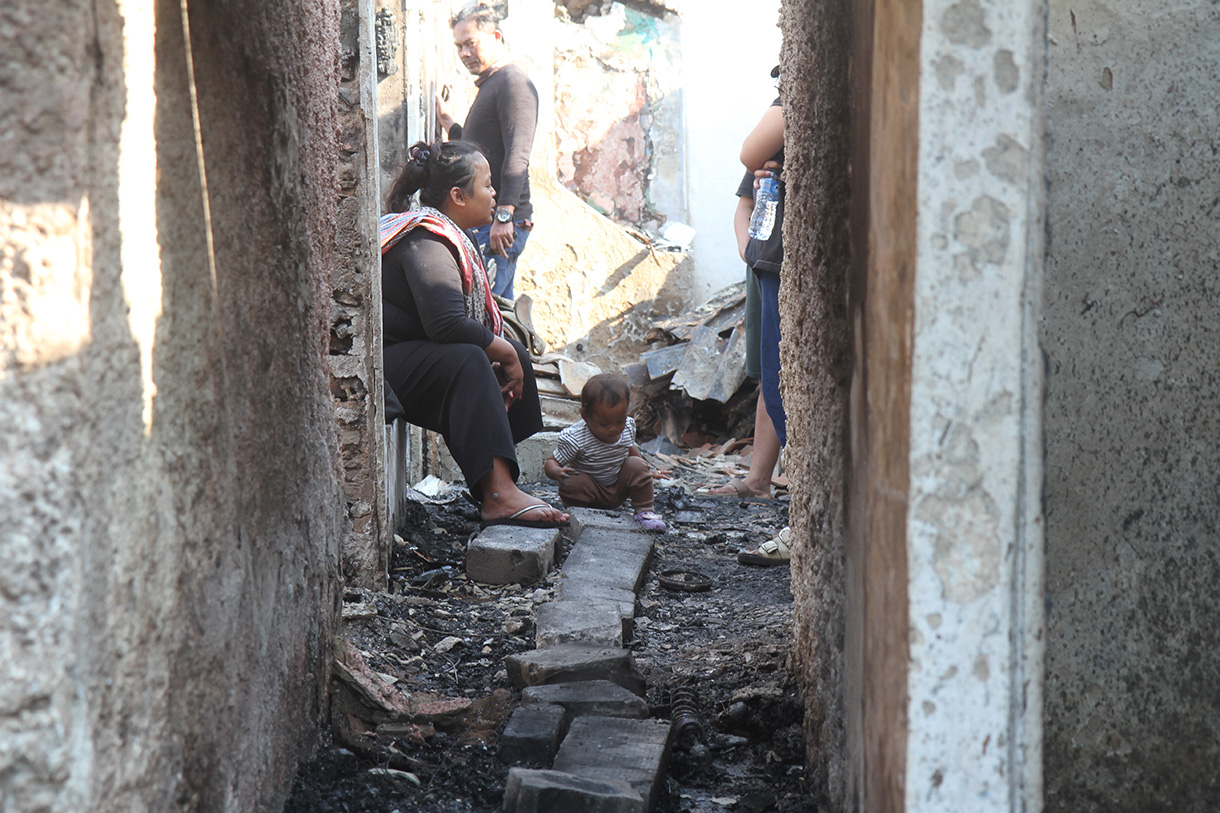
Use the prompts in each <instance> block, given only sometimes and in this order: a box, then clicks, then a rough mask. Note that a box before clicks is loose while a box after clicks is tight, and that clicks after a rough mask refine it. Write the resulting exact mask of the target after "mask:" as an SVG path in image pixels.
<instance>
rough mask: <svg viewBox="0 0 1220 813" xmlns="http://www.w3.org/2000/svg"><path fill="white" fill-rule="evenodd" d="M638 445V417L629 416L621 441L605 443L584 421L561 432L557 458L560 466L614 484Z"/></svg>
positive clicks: (601, 483) (554, 455) (603, 483)
mask: <svg viewBox="0 0 1220 813" xmlns="http://www.w3.org/2000/svg"><path fill="white" fill-rule="evenodd" d="M634 445H635V419H634V418H631V417H628V418H627V427H626V428H625V429H624V430H623V434H622V435H620V436H619V439H618V442H617V443H602V442H601V441H600V440H598V439H597V438H595V437H594V436H593V433H592V432H590V431H589V427H588V426H586V425H585V422H584V421H583V420H582V421H577V422H576V423H574V424H572V425H571V426H569V427H568V428H567V429H565V430H563V431H562V432H560V433H559V440H557V441H556V442H555V451H554V453H553V457H554V458H555V462H556V463H558V464H559V465H561V466H567V467H568V468H573V469H576V470H577V471H580V472H584V473H585V474H587V475H589V476H590V477H592V478H593V480H594V481H595V482H597V483H598V484H599V485H603V486H612V485H614V484H615V482H617V481H618V473H619V469H621V468H622V467H623V461H625V460H626V459H627V455H628V454H630V453H631V447H632V446H634Z"/></svg>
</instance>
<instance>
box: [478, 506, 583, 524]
mask: <svg viewBox="0 0 1220 813" xmlns="http://www.w3.org/2000/svg"><path fill="white" fill-rule="evenodd" d="M539 508H544V509H551V508H553V506H550V505H547V504H546V503H544V502H539V503H534V504H533V505H527V506H525V507H524V508H522V509H520V510H519V511H514V512H513V513H511V514H509V515H508V516H506V517H500V518H499V519H485V520H483V522H482V523H481V524H482V526H483V527H484V528H488V527H490V526H492V525H512V526H514V527H517V528H566V527H568V525H569V524H570V521H569V520H566V519H522V518H521V517H522V515H523V514H526V513H528V512H530V511H537V510H538V509H539Z"/></svg>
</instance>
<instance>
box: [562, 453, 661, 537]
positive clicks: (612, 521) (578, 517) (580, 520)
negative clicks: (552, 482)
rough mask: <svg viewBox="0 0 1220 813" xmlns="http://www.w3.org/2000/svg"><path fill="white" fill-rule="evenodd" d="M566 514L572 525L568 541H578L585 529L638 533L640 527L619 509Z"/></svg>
mask: <svg viewBox="0 0 1220 813" xmlns="http://www.w3.org/2000/svg"><path fill="white" fill-rule="evenodd" d="M548 454H549V452H548ZM568 513H569V514H571V515H572V524H571V526H570V527H569V528H568V538H569V539H580V537H581V535H582V534H583V533H584V532H585V530H586V529H597V530H602V531H633V530H634V531H638V530H639V529H640V526H638V525H636V524H635V520H633V519H632V518H631V517H630V516H628V515H627V514H626V513H624V512H623V511H621V510H619V509H614V510H613V511H606V510H602V509H601V508H573V509H571V510H570V511H568Z"/></svg>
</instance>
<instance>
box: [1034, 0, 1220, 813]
mask: <svg viewBox="0 0 1220 813" xmlns="http://www.w3.org/2000/svg"><path fill="white" fill-rule="evenodd" d="M1049 23H1050V24H1049V33H1050V38H1049V41H1050V46H1049V70H1048V74H1047V109H1048V116H1049V119H1050V130H1051V133H1052V142H1051V147H1050V150H1049V155H1048V163H1049V181H1050V191H1049V207H1048V221H1049V228H1048V234H1049V240H1048V243H1049V249H1048V254H1047V265H1046V289H1045V319H1044V321H1043V325H1042V331H1041V340H1042V344H1043V348H1044V350H1045V354H1046V361H1047V375H1046V391H1047V392H1046V418H1045V424H1046V513H1047V518H1046V549H1047V568H1046V571H1047V604H1046V606H1047V636H1048V637H1047V648H1046V700H1045V779H1046V809H1047V810H1048V811H1069V810H1070V811H1082V812H1084V811H1101V810H1105V811H1149V810H1192V811H1193V810H1215V809H1218V808H1220V782H1218V780H1217V777H1216V771H1215V766H1216V764H1217V763H1218V762H1220V705H1218V704H1217V703H1216V702H1215V697H1216V694H1215V686H1216V681H1217V677H1218V676H1220V601H1218V600H1217V599H1218V595H1217V585H1220V556H1218V555H1217V545H1216V542H1217V530H1216V529H1217V528H1218V527H1220V490H1218V489H1217V472H1218V471H1220V445H1218V444H1217V443H1216V442H1215V439H1216V438H1217V436H1220V412H1217V409H1216V402H1217V400H1218V399H1220V374H1218V373H1217V365H1216V350H1217V348H1218V347H1220V336H1218V335H1217V326H1216V318H1215V303H1216V301H1217V297H1218V296H1220V287H1218V286H1220V282H1218V280H1220V276H1218V275H1217V270H1218V269H1220V255H1218V254H1217V240H1216V233H1217V232H1216V222H1217V215H1218V210H1217V198H1218V196H1220V185H1218V184H1217V180H1216V178H1217V175H1216V168H1215V163H1216V154H1217V151H1220V137H1218V136H1217V133H1220V112H1218V111H1217V107H1216V104H1215V92H1214V88H1215V65H1216V62H1217V60H1218V59H1220V10H1218V9H1217V7H1216V5H1215V4H1214V3H1210V2H1199V1H1198V0H1181V2H1174V3H1142V2H1137V3H1117V2H1108V0H1101V1H1099V2H1087V3H1083V4H1081V3H1073V4H1068V3H1064V2H1060V0H1053V1H1052V2H1051V3H1050V17H1049Z"/></svg>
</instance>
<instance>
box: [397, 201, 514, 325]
mask: <svg viewBox="0 0 1220 813" xmlns="http://www.w3.org/2000/svg"><path fill="white" fill-rule="evenodd" d="M416 226H421V227H423V228H425V229H427V230H428V231H430V232H432V233H433V234H435V235H436V236H438V237H442V238H444V239H445V240H446V241H448V242H449V243H450V244H451V245H453V246H454V248H456V249H457V252H458V257H460V258H461V262H460V263H459V266H460V268H461V272H462V295H463V298H464V299H465V301H466V315H467V316H469V317H470V318H471V319H474V320H475V321H477V322H481V323H482V324H484V325H486V326H487V327H488V328H489V329H490V330H491V332H492V333H494V334H495V335H497V336H501V335H503V334H504V320H503V319H502V318H501V317H500V308H499V306H497V305H496V302H495V300H494V299H492V298H491V284H490V283H489V282H488V281H487V270H486V269H485V268H484V267H483V259H482V258H481V257H480V256H479V252H478V250H477V249H476V248H475V247H474V243H472V242H471V241H470V237H469V236H467V234H466V232H464V231H462V230H461V229H459V228H458V227H457V224H455V223H454V222H453V221H452V220H450V219H449V218H447V217H445V215H444V214H442V213H441V212H440V211H438V210H436V209H433V208H432V207H431V206H424V207H422V208H420V209H412V210H411V211H409V212H392V213H390V214H388V215H382V216H381V253H382V254H385V253H386V252H387V251H389V250H390V247H391V246H393V245H394V244H395V243H397V242H398V241H399V240H401V239H402V238H403V237H405V236H406V234H407V232H409V231H411V229H414V228H415V227H416Z"/></svg>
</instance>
